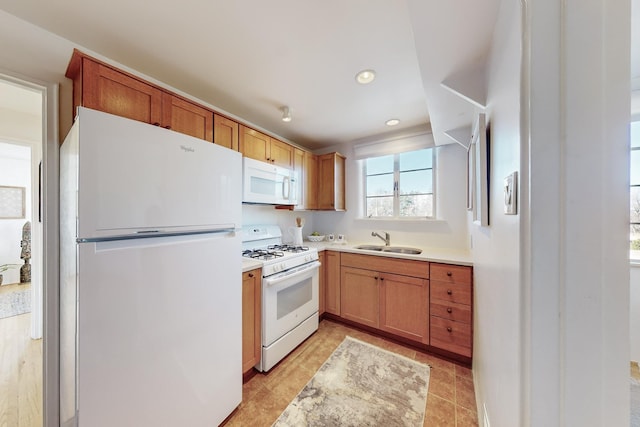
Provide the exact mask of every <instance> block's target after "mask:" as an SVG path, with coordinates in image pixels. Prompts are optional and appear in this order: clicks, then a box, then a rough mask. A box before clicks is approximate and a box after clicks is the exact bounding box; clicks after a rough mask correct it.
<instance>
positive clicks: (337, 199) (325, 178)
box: [318, 153, 346, 211]
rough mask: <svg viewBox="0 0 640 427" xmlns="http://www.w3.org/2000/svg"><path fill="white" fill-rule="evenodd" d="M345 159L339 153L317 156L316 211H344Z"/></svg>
mask: <svg viewBox="0 0 640 427" xmlns="http://www.w3.org/2000/svg"><path fill="white" fill-rule="evenodd" d="M344 180H345V157H344V156H342V155H341V154H339V153H329V154H324V155H322V156H318V181H319V183H318V185H319V191H318V209H326V210H336V211H343V210H346V202H345V181H344Z"/></svg>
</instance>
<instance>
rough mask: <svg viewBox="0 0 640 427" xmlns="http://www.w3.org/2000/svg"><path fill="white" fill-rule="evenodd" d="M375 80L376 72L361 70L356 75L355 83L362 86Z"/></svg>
mask: <svg viewBox="0 0 640 427" xmlns="http://www.w3.org/2000/svg"><path fill="white" fill-rule="evenodd" d="M375 78H376V72H375V71H373V70H362V71H360V72H359V73H358V74H356V81H357V82H358V83H360V84H362V85H366V84H368V83H371V82H372V81H373V80H374V79H375Z"/></svg>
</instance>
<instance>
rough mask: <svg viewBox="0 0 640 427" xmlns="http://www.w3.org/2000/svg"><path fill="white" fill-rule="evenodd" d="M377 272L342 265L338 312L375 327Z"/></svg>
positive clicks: (377, 297)
mask: <svg viewBox="0 0 640 427" xmlns="http://www.w3.org/2000/svg"><path fill="white" fill-rule="evenodd" d="M378 278H379V277H378V273H377V272H375V271H371V270H362V269H359V268H351V267H342V270H341V277H340V312H341V316H342V317H343V318H345V319H348V320H352V321H354V322H358V323H360V324H363V325H367V326H371V327H373V328H377V327H378V325H379V321H378V313H379V307H378V306H379V295H378V293H379V291H378Z"/></svg>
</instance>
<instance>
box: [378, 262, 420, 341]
mask: <svg viewBox="0 0 640 427" xmlns="http://www.w3.org/2000/svg"><path fill="white" fill-rule="evenodd" d="M380 329H382V330H383V331H387V332H390V333H392V334H395V335H399V336H401V337H405V338H408V339H411V340H414V341H419V342H421V343H423V344H429V280H427V279H422V278H419V277H408V276H401V275H398V274H381V275H380Z"/></svg>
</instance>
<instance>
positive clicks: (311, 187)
mask: <svg viewBox="0 0 640 427" xmlns="http://www.w3.org/2000/svg"><path fill="white" fill-rule="evenodd" d="M302 185H303V186H304V190H303V191H304V201H305V206H306V208H307V209H318V156H316V155H315V154H311V153H309V152H308V151H305V153H304V180H303V183H302Z"/></svg>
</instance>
